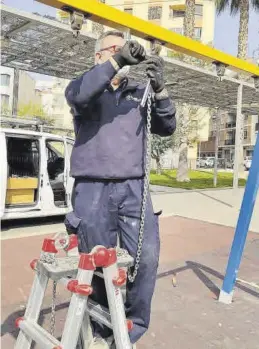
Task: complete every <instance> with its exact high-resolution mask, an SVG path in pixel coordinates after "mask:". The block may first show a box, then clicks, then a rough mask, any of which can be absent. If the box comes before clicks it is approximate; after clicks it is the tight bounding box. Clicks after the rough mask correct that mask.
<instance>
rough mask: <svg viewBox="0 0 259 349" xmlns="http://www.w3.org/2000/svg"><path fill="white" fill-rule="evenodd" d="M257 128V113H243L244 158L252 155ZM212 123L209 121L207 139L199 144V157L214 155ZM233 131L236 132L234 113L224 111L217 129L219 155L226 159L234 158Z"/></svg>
mask: <svg viewBox="0 0 259 349" xmlns="http://www.w3.org/2000/svg"><path fill="white" fill-rule="evenodd" d="M258 129H259V116H258V115H245V116H244V128H243V150H244V158H245V157H247V156H251V155H253V149H254V145H255V142H256V135H257V132H258ZM212 130H213V125H212V123H210V127H209V133H210V135H209V139H208V141H207V142H202V143H201V146H200V155H201V157H207V156H215V136H214V135H213V131H212ZM235 133H236V114H235V113H225V114H223V115H221V122H220V131H219V147H218V152H219V157H220V158H222V159H225V160H228V161H232V160H234V153H235Z"/></svg>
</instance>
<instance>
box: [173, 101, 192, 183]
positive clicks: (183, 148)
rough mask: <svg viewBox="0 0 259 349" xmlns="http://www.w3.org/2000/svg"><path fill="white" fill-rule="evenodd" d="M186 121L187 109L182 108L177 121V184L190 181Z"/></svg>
mask: <svg viewBox="0 0 259 349" xmlns="http://www.w3.org/2000/svg"><path fill="white" fill-rule="evenodd" d="M188 121H189V114H188V108H187V106H183V113H182V115H181V117H180V119H179V120H178V127H179V128H180V146H179V162H178V170H177V176H176V180H177V181H178V182H189V181H190V179H189V176H188V126H187V125H188Z"/></svg>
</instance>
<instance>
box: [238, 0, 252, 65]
mask: <svg viewBox="0 0 259 349" xmlns="http://www.w3.org/2000/svg"><path fill="white" fill-rule="evenodd" d="M249 1H250V0H240V5H239V6H240V7H239V8H240V22H239V33H238V54H237V56H238V58H241V59H246V58H247V46H248V21H249Z"/></svg>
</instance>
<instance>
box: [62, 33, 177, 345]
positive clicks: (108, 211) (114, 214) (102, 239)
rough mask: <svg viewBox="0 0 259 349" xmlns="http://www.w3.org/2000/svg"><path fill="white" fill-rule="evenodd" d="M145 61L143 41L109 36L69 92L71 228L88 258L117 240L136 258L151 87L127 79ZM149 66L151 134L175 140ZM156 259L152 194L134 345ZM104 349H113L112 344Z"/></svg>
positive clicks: (156, 69)
mask: <svg viewBox="0 0 259 349" xmlns="http://www.w3.org/2000/svg"><path fill="white" fill-rule="evenodd" d="M145 59H146V53H145V50H144V48H143V47H142V46H141V45H140V44H139V43H138V42H136V41H130V42H126V41H125V40H124V36H123V33H121V32H117V31H111V32H106V33H104V34H103V35H102V36H101V37H100V39H99V40H98V41H97V44H96V53H95V66H94V67H93V68H92V69H91V70H89V71H88V72H86V73H84V74H83V75H82V76H80V77H79V78H77V79H75V80H73V81H72V82H70V84H69V85H68V87H67V89H66V92H65V95H66V98H67V101H68V104H69V105H70V106H71V111H72V114H73V120H74V128H75V135H76V140H75V145H74V148H73V151H72V156H71V175H72V176H73V177H74V178H75V185H74V192H73V197H72V205H73V212H72V213H70V214H68V215H67V217H66V221H65V223H66V226H67V228H68V229H72V230H73V231H76V232H77V235H78V240H79V250H80V251H82V252H89V251H91V249H92V248H93V247H94V246H96V245H104V246H105V247H114V246H116V243H117V236H119V239H120V244H121V247H122V248H125V249H126V250H128V252H129V254H130V255H132V256H133V257H134V258H135V256H136V252H137V245H138V236H139V222H140V212H141V203H142V193H143V183H144V157H145V154H144V153H145V149H144V148H145V124H146V117H147V108H146V107H145V108H141V107H140V102H141V99H142V96H143V93H144V90H145V86H144V85H139V84H137V83H135V82H133V81H129V80H128V79H127V77H126V76H127V73H128V70H129V66H131V65H137V64H139V63H141V62H142V61H144V60H145ZM145 63H146V64H147V70H146V72H147V76H148V77H149V78H150V79H151V85H152V88H153V91H154V100H153V103H152V126H151V131H152V133H156V134H158V135H160V136H170V135H172V134H173V132H174V130H175V125H176V123H175V108H174V105H173V103H172V102H171V100H170V99H169V98H168V94H167V91H166V89H165V84H164V80H163V62H162V60H161V59H160V58H156V59H155V58H154V59H153V58H152V59H149V60H147V61H146V62H145ZM158 259H159V229H158V216H157V215H155V214H154V212H153V208H152V203H151V199H150V195H148V199H147V207H146V219H145V230H144V240H143V247H142V254H141V258H140V266H139V270H138V274H137V276H136V279H135V281H134V283H128V284H127V299H126V304H125V308H126V315H127V318H128V319H131V320H132V321H133V323H134V327H133V330H132V331H131V332H130V334H129V335H130V340H131V342H132V343H135V342H136V341H137V340H138V339H139V338H140V337H141V336H142V335H143V334H144V333H145V332H146V330H147V328H148V326H149V320H150V308H151V299H152V295H153V292H154V287H155V280H156V272H157V266H158ZM94 289H95V288H94ZM95 291H96V289H95ZM99 300H100V301H101V299H99ZM93 328H94V336H95V337H96V338H97V339H95V341H94V343H93V346H92V347H93V348H97V345H98V342H99V344H100V343H101V342H102V343H103V344H104V343H106V341H105V340H104V339H102V338H101V337H103V338H105V337H107V336H108V334H105V330H104V329H102V328H101V327H100V326H98V325H97V324H94V325H93ZM98 338H99V339H98ZM106 339H107V338H106ZM95 345H96V346H95ZM101 347H102V348H108V344H104V346H100V348H101ZM98 348H99V347H98Z"/></svg>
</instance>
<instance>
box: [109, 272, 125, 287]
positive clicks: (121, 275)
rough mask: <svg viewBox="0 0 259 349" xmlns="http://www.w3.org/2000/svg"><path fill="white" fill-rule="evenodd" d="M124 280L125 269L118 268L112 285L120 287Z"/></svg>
mask: <svg viewBox="0 0 259 349" xmlns="http://www.w3.org/2000/svg"><path fill="white" fill-rule="evenodd" d="M126 281H127V273H126V270H124V269H121V268H120V269H119V270H118V276H117V277H116V278H114V279H113V280H112V282H113V285H114V286H117V287H121V286H123V285H125V283H126Z"/></svg>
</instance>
